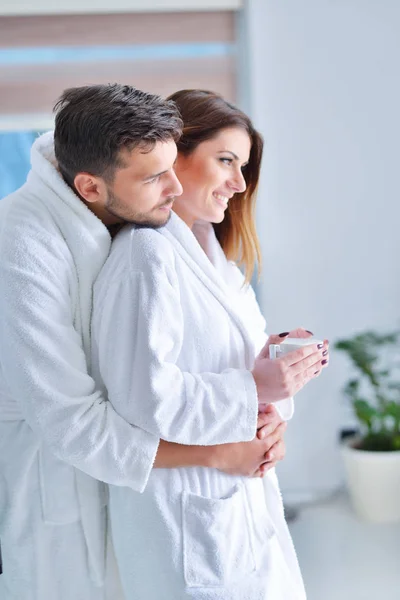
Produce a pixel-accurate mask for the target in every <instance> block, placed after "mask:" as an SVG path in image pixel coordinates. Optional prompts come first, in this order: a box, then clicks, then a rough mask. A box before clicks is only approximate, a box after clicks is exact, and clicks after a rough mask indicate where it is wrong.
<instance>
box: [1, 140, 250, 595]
mask: <svg viewBox="0 0 400 600" xmlns="http://www.w3.org/2000/svg"><path fill="white" fill-rule="evenodd" d="M110 246H111V238H110V235H109V233H108V230H107V229H106V227H105V226H104V225H103V224H102V222H101V221H100V220H99V219H97V217H95V215H94V214H93V213H92V212H91V211H90V210H88V209H87V207H86V206H85V205H84V204H83V202H81V200H80V199H79V198H78V197H77V196H76V195H75V194H74V193H73V192H72V191H71V189H70V188H69V187H68V186H67V185H66V184H65V183H64V181H63V179H62V178H61V176H60V174H59V173H58V171H57V169H56V168H55V159H54V149H53V139H52V134H51V133H50V134H45V135H44V136H42V137H40V138H39V139H38V140H37V141H36V142H35V144H34V146H33V148H32V170H31V172H30V174H29V176H28V181H27V183H26V184H25V185H24V186H23V187H22V188H21V189H19V190H18V191H17V192H15V193H14V194H12V195H11V196H9V197H8V198H6V199H4V200H2V201H1V202H0V315H1V319H0V540H1V548H2V556H3V570H4V573H3V575H1V576H0V600H103V599H104V598H109V599H110V600H118V598H119V592H118V591H117V587H118V580H117V578H116V577H115V573H114V572H113V571H112V570H111V573H109V571H108V569H109V567H110V564H111V565H112V561H109V560H108V559H107V560H106V557H107V556H108V558H109V557H110V554H108V555H107V553H106V510H105V506H104V505H105V500H106V493H105V486H104V484H102V483H100V482H99V481H96V479H93V478H97V479H99V480H102V481H105V482H108V483H113V484H114V485H117V486H127V487H129V488H132V489H134V490H138V491H142V490H143V489H144V488H145V486H146V483H147V479H148V476H149V473H150V471H151V469H152V465H153V462H154V458H155V455H156V452H157V448H158V444H159V436H158V435H156V434H153V433H151V432H148V431H144V430H142V429H139V428H138V427H134V426H132V425H130V424H129V423H128V422H127V421H126V420H125V419H124V418H123V417H122V416H120V415H119V414H118V413H117V412H116V411H115V410H114V408H113V407H112V405H111V404H110V403H109V402H107V401H106V397H105V395H104V394H103V393H102V391H101V390H100V389H99V388H98V387H96V385H95V382H94V381H93V379H92V377H91V376H89V375H88V370H90V319H91V310H92V287H93V282H94V280H95V278H96V277H97V275H98V273H99V271H100V269H101V267H102V266H103V264H104V262H105V260H106V258H107V256H108V254H109V250H110ZM231 380H232V381H231ZM225 384H226V385H225V387H226V389H224V390H223V391H221V393H220V395H219V396H218V398H217V402H216V405H215V409H216V413H217V414H218V418H220V417H221V415H223V414H225V406H226V403H227V398H226V396H225V395H224V394H226V395H227V394H228V393H229V394H230V393H231V389H232V385H233V384H234V378H233V379H232V377H230V376H229V375H227V377H226V378H225ZM255 405H256V402H255V401H254V403H253V406H252V407H250V408H249V407H248V406H247V404H246V403H245V402H243V403H242V406H241V407H239V406H238V410H237V413H236V414H234V415H233V419H234V420H235V421H236V420H237V421H238V423H232V434H231V441H237V440H238V439H241V438H242V437H243V436H244V437H247V438H248V439H249V438H250V437H251V436H252V435H253V431H254V427H255V419H256V414H255V413H256V406H255ZM209 438H210V443H218V442H219V441H221V428H218V427H217V428H214V432H213V434H211V435H210V436H209ZM106 570H107V571H106ZM106 572H107V574H108V575H109V576H107V577H106ZM104 581H106V585H104Z"/></svg>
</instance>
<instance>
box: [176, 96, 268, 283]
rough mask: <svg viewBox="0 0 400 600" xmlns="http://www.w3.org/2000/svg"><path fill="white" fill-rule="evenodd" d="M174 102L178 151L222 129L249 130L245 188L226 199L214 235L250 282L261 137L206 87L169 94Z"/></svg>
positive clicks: (257, 257)
mask: <svg viewBox="0 0 400 600" xmlns="http://www.w3.org/2000/svg"><path fill="white" fill-rule="evenodd" d="M168 100H173V101H174V102H175V104H176V105H177V107H178V109H179V112H180V113H181V117H182V120H183V133H182V137H181V138H180V140H179V141H178V142H177V146H178V151H179V152H181V153H182V154H184V155H188V154H190V153H191V152H193V150H194V149H195V148H196V147H197V146H198V145H199V144H201V142H204V141H205V140H209V139H211V138H213V137H214V136H216V135H217V134H218V133H219V132H220V131H221V130H222V129H227V128H232V127H239V128H241V129H244V130H245V131H247V133H248V134H249V137H250V140H251V150H250V157H249V162H248V163H247V165H246V166H245V167H244V168H243V176H244V179H245V181H246V190H245V191H244V192H241V193H237V194H235V195H234V196H233V197H232V198H231V200H229V204H228V208H227V210H226V212H225V218H224V220H223V221H222V222H221V223H216V224H214V225H213V226H214V230H215V233H216V236H217V238H218V240H219V242H220V244H221V246H222V249H223V251H224V253H225V256H226V257H227V259H228V260H233V261H235V262H237V263H238V264H240V265H241V266H243V267H244V271H245V278H246V283H248V282H250V280H251V278H252V275H253V273H254V268H255V264H256V263H257V264H258V271H259V272H260V269H261V250H260V243H259V240H258V236H257V230H256V225H255V203H256V191H257V185H258V180H259V177H260V166H261V159H262V152H263V139H262V137H261V135H260V134H259V133H258V131H256V129H254V127H253V124H252V122H251V120H250V119H249V117H248V116H247V115H246V114H244V113H243V112H242V111H241V110H239V109H238V108H237V107H236V106H234V105H233V104H230V103H229V102H227V101H226V100H224V98H222V96H220V95H219V94H216V93H214V92H208V91H205V90H181V91H179V92H175V93H174V94H172V95H171V96H169V98H168Z"/></svg>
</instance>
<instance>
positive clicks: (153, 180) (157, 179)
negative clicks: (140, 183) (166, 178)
mask: <svg viewBox="0 0 400 600" xmlns="http://www.w3.org/2000/svg"><path fill="white" fill-rule="evenodd" d="M159 179H160V176H159V175H157V176H156V177H153V179H149V180H148V182H147V183H156V182H157V181H159Z"/></svg>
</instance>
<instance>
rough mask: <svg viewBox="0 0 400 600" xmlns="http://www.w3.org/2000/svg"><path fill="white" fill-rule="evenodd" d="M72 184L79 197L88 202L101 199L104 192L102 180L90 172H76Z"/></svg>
mask: <svg viewBox="0 0 400 600" xmlns="http://www.w3.org/2000/svg"><path fill="white" fill-rule="evenodd" d="M74 186H75V189H76V191H77V192H78V194H79V195H80V196H81V198H83V199H84V200H85V201H86V202H89V203H93V202H99V201H101V200H102V199H103V198H104V195H105V193H106V188H105V184H104V181H103V180H102V179H101V178H100V177H96V176H95V175H91V174H90V173H78V174H77V175H76V176H75V179H74Z"/></svg>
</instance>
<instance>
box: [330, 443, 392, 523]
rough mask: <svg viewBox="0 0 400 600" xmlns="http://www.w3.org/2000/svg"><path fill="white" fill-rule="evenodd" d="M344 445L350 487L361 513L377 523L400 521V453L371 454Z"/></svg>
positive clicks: (355, 504) (353, 500)
mask: <svg viewBox="0 0 400 600" xmlns="http://www.w3.org/2000/svg"><path fill="white" fill-rule="evenodd" d="M352 444H354V439H352V440H350V441H346V442H344V443H343V446H342V454H343V458H344V464H345V470H346V475H347V484H348V488H349V492H350V497H351V499H352V502H353V506H354V508H355V510H356V512H357V514H358V515H359V516H360V517H361V518H363V519H366V520H368V521H373V522H375V523H395V522H397V521H399V522H400V450H399V451H395V452H370V451H366V450H358V449H357V448H354V447H352Z"/></svg>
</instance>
